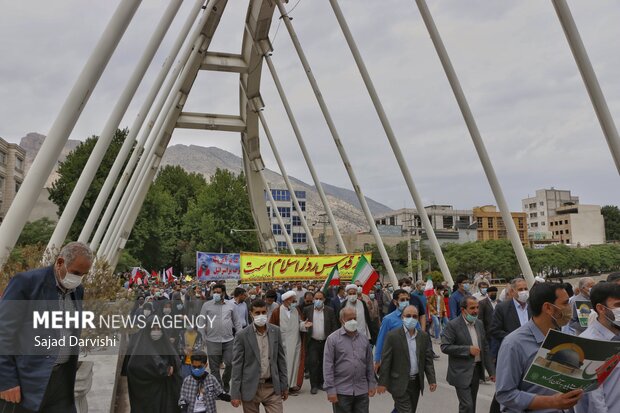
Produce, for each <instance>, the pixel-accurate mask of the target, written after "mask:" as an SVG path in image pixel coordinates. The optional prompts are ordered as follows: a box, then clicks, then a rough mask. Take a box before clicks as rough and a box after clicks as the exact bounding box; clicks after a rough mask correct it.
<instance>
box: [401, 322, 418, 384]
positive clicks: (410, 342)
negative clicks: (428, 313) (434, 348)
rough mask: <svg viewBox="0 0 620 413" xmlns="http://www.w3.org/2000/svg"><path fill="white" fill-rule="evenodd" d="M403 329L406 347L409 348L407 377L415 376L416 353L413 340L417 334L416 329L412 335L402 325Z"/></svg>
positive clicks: (416, 371)
mask: <svg viewBox="0 0 620 413" xmlns="http://www.w3.org/2000/svg"><path fill="white" fill-rule="evenodd" d="M403 329H404V330H405V338H406V340H407V348H408V349H409V377H415V376H416V375H417V374H418V355H417V353H416V351H417V345H416V342H415V339H416V337H417V336H418V330H414V335H413V336H412V335H411V334H409V330H407V328H406V327H405V326H403Z"/></svg>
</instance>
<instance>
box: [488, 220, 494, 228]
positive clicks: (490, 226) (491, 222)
mask: <svg viewBox="0 0 620 413" xmlns="http://www.w3.org/2000/svg"><path fill="white" fill-rule="evenodd" d="M487 227H488V228H493V218H487Z"/></svg>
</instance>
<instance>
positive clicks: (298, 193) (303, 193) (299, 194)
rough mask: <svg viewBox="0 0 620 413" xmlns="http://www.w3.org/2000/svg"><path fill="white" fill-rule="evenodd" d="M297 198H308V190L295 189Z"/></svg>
mask: <svg viewBox="0 0 620 413" xmlns="http://www.w3.org/2000/svg"><path fill="white" fill-rule="evenodd" d="M295 196H296V197H297V199H306V191H295Z"/></svg>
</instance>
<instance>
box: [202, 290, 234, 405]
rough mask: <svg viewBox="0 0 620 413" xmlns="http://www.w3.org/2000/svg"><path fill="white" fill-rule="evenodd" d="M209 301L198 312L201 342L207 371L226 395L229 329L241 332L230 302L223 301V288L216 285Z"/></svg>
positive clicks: (230, 342) (229, 367)
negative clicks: (205, 345) (202, 326)
mask: <svg viewBox="0 0 620 413" xmlns="http://www.w3.org/2000/svg"><path fill="white" fill-rule="evenodd" d="M211 292H212V297H213V298H212V299H211V300H209V301H207V302H205V303H204V304H203V306H202V309H201V310H200V315H201V316H203V317H204V320H206V322H205V328H204V330H203V331H202V335H203V341H205V342H206V344H207V354H208V355H209V370H210V371H211V374H213V376H215V378H216V379H217V381H219V382H220V385H221V386H222V388H223V389H224V391H225V392H226V393H228V392H229V390H230V375H231V372H232V355H233V339H234V336H233V328H234V329H235V330H236V331H237V332H241V330H242V327H241V320H239V318H238V317H237V312H236V310H235V309H236V307H235V304H233V303H232V302H231V301H226V300H224V296H225V295H226V286H225V285H224V284H216V285H214V286H213V288H212V289H211ZM222 361H223V362H224V366H225V367H224V376H222V375H221V374H220V365H221V364H222Z"/></svg>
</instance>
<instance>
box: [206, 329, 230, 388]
mask: <svg viewBox="0 0 620 413" xmlns="http://www.w3.org/2000/svg"><path fill="white" fill-rule="evenodd" d="M233 341H234V340H231V341H229V342H227V343H213V342H211V341H207V354H208V355H209V371H210V372H211V374H213V375H214V376H215V378H216V380H217V381H219V382H220V384H221V385H222V388H224V391H225V392H226V393H228V392H229V391H230V376H231V374H232V351H233ZM222 361H223V362H224V364H225V367H224V375H223V376H222V375H221V374H220V364H222Z"/></svg>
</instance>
